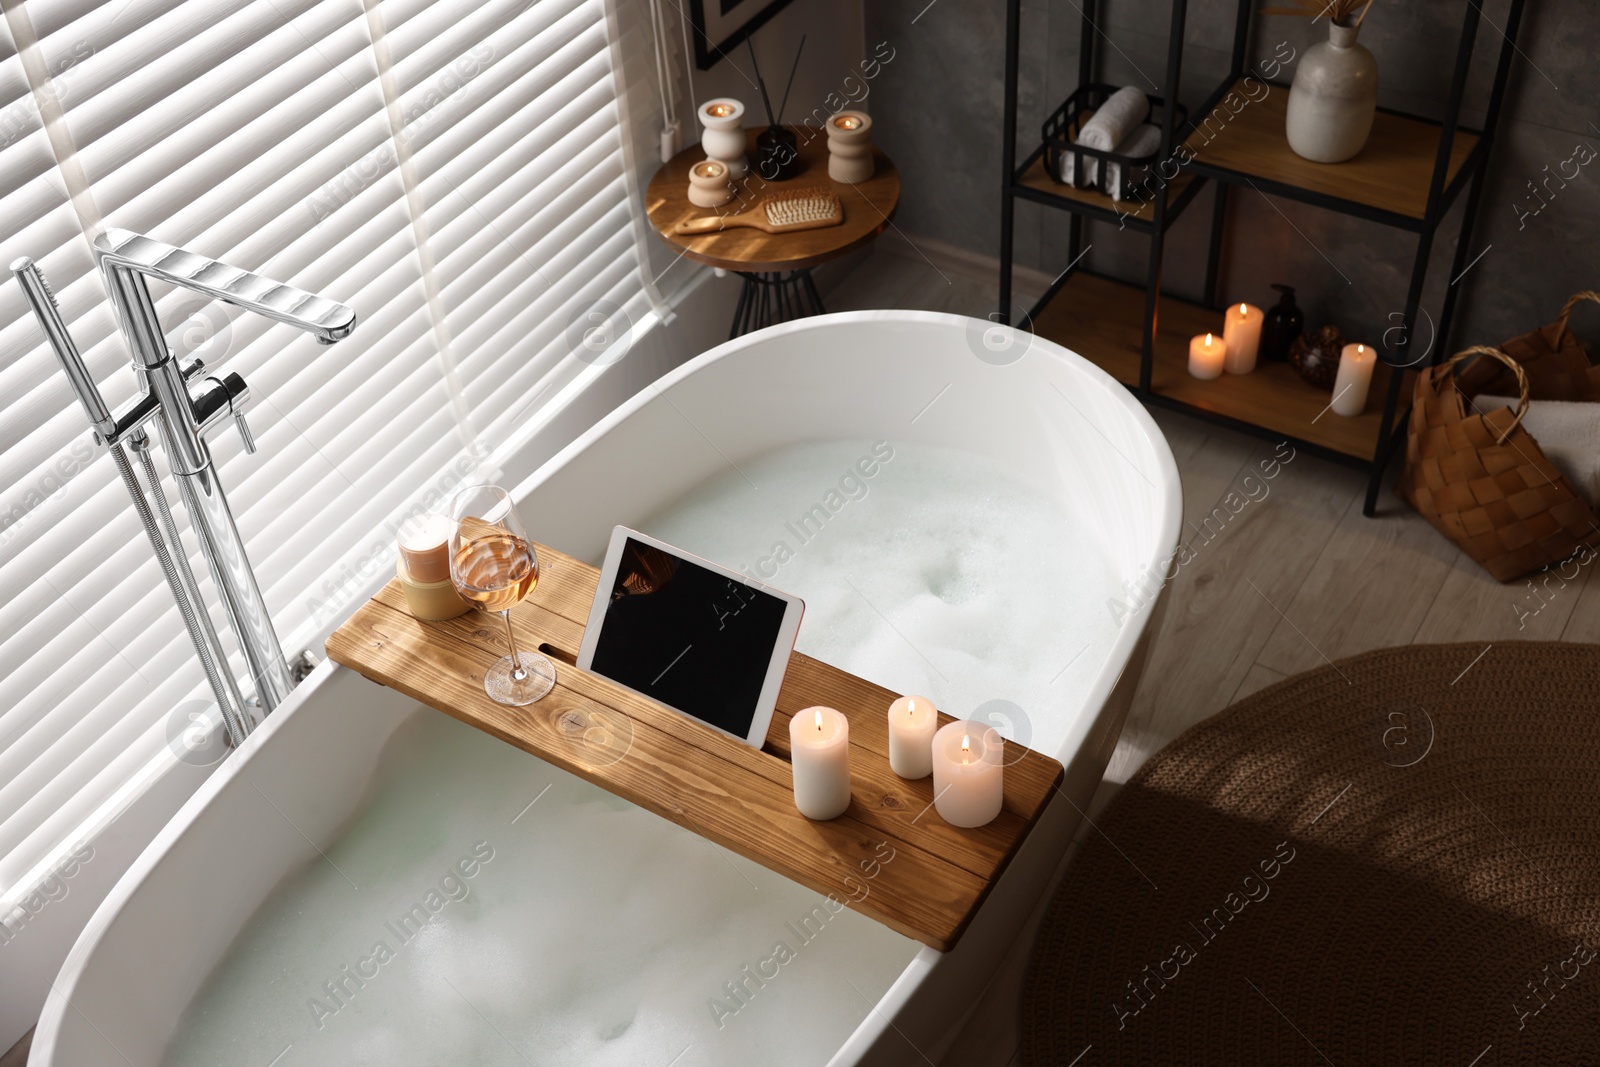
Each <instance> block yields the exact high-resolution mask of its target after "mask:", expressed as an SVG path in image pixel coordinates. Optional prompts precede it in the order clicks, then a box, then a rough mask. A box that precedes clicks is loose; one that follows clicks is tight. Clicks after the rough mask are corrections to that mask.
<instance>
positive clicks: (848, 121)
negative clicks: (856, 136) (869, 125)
mask: <svg viewBox="0 0 1600 1067" xmlns="http://www.w3.org/2000/svg"><path fill="white" fill-rule="evenodd" d="M833 124H834V125H835V126H837V127H839V128H840V129H841V130H853V129H855V128H856V127H857V126H860V125H861V120H860V119H858V118H856V117H855V116H854V115H840V116H839V117H838V118H836V119H834V120H833Z"/></svg>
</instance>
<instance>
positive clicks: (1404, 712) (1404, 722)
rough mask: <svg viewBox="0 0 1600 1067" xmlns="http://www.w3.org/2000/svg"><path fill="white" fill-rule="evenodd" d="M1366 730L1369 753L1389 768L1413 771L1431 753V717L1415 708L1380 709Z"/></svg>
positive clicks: (1392, 706) (1393, 706) (1405, 705)
mask: <svg viewBox="0 0 1600 1067" xmlns="http://www.w3.org/2000/svg"><path fill="white" fill-rule="evenodd" d="M1370 728H1371V735H1372V744H1373V749H1374V750H1375V751H1376V752H1377V755H1378V758H1379V759H1381V760H1383V762H1385V763H1387V764H1388V765H1389V766H1391V767H1414V766H1416V765H1417V764H1419V763H1421V762H1422V761H1423V759H1424V758H1425V757H1426V756H1427V755H1428V753H1429V752H1431V751H1432V750H1433V739H1434V730H1433V717H1432V716H1430V715H1429V714H1428V712H1427V710H1426V709H1424V708H1422V707H1421V706H1419V705H1417V704H1410V703H1405V702H1395V703H1390V704H1385V705H1383V706H1382V707H1380V708H1379V709H1378V712H1377V714H1376V715H1374V716H1373V718H1372V721H1371V723H1370Z"/></svg>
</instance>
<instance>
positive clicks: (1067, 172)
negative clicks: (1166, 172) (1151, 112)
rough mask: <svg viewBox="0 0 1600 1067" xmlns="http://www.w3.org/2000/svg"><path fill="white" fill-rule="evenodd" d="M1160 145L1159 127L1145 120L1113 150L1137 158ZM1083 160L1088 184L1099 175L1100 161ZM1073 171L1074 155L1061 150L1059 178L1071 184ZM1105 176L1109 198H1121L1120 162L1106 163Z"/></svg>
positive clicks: (1074, 165)
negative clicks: (1108, 186)
mask: <svg viewBox="0 0 1600 1067" xmlns="http://www.w3.org/2000/svg"><path fill="white" fill-rule="evenodd" d="M1160 147H1161V127H1159V126H1153V125H1151V124H1150V123H1148V122H1147V123H1145V124H1144V125H1142V126H1140V127H1138V128H1137V129H1135V130H1134V131H1133V132H1132V133H1130V134H1129V135H1128V136H1127V138H1126V139H1125V140H1124V141H1123V142H1122V143H1121V144H1119V145H1117V147H1116V148H1115V149H1114V151H1115V152H1116V153H1117V155H1119V156H1131V157H1133V158H1134V159H1138V158H1139V157H1140V156H1148V155H1149V154H1150V153H1152V152H1154V151H1155V150H1156V149H1158V148H1160ZM1083 162H1084V168H1083V169H1084V173H1085V174H1087V175H1088V176H1089V177H1088V180H1089V182H1090V184H1093V183H1094V182H1095V180H1096V179H1097V178H1099V176H1100V161H1099V160H1098V159H1090V158H1089V157H1087V156H1085V157H1084V160H1083ZM1075 173H1077V159H1076V157H1074V156H1073V154H1072V152H1071V151H1070V150H1067V151H1063V152H1062V153H1061V180H1062V181H1063V182H1065V183H1067V184H1068V185H1071V184H1072V178H1073V175H1074V174H1075ZM1106 178H1107V184H1108V185H1110V186H1111V199H1113V200H1121V199H1122V164H1121V163H1109V164H1107V166H1106ZM1133 180H1134V181H1135V182H1137V181H1138V180H1139V176H1138V175H1134V176H1133Z"/></svg>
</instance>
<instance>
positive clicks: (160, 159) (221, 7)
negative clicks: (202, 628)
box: [0, 0, 646, 922]
mask: <svg viewBox="0 0 1600 1067" xmlns="http://www.w3.org/2000/svg"><path fill="white" fill-rule="evenodd" d="M624 170H625V164H624V152H623V138H622V135H621V132H620V130H619V109H618V106H617V87H616V79H615V72H614V71H613V68H612V58H611V51H610V46H609V44H608V40H607V31H606V21H605V13H604V10H603V7H602V3H601V0H538V2H529V0H488V2H484V3H475V4H471V5H463V4H460V3H456V2H453V0H432V2H430V0H364V2H363V0H107V2H95V0H22V2H20V3H16V4H7V5H6V24H5V35H4V39H3V40H0V220H3V222H4V227H3V230H0V232H3V233H5V234H6V235H7V237H6V244H5V248H4V253H5V255H6V262H10V260H11V259H13V258H15V257H17V256H20V255H28V256H32V257H33V258H34V259H35V260H37V261H38V262H39V263H40V265H41V266H42V268H43V269H44V270H45V271H46V273H47V274H48V275H49V277H50V279H51V280H52V282H53V283H54V284H55V287H56V290H57V293H58V296H59V297H60V299H61V304H62V308H63V312H64V314H65V316H66V318H67V320H68V322H69V325H70V327H71V329H72V331H73V333H74V335H75V336H76V338H77V341H78V344H79V346H80V347H81V348H82V350H83V353H84V356H85V358H86V360H87V361H88V363H89V366H90V367H91V369H92V371H93V372H94V374H95V376H96V378H97V380H98V381H99V382H100V384H101V387H102V390H103V391H104V392H105V393H106V395H107V399H108V400H109V401H110V402H111V403H112V405H113V406H114V407H116V406H120V405H121V404H123V403H126V402H127V401H128V400H129V399H130V398H131V397H132V396H133V395H134V394H135V392H136V385H135V381H134V377H133V374H132V372H131V371H130V370H129V369H128V366H127V363H128V360H127V355H126V350H125V348H124V347H123V344H122V341H121V338H120V335H119V334H118V333H117V332H116V330H115V328H114V319H113V316H112V314H111V311H110V308H109V305H108V304H107V303H106V300H105V295H104V291H103V289H102V288H101V285H100V281H99V277H98V275H97V274H96V272H95V271H94V270H93V269H92V261H91V258H90V253H89V247H90V246H89V240H90V238H92V236H93V235H94V233H95V232H97V231H98V229H99V228H101V227H102V226H120V227H125V228H127V229H131V230H135V231H138V232H142V233H148V234H150V235H152V236H154V237H157V238H159V239H161V240H164V241H168V242H171V243H173V244H176V245H180V246H183V247H187V248H191V249H193V250H195V251H197V252H201V253H203V254H205V255H210V256H214V257H216V258H218V259H223V260H227V261H229V262H232V263H236V264H238V265H240V266H243V267H247V268H249V269H253V270H258V271H260V272H261V273H263V274H266V275H268V276H271V277H275V278H278V279H281V280H284V281H289V282H292V283H293V284H295V285H297V286H300V287H302V288H305V289H309V290H311V291H313V292H319V293H323V294H326V295H328V296H331V297H334V298H336V299H339V300H343V301H345V302H346V303H349V304H351V305H352V306H354V307H355V308H356V310H357V312H358V314H359V316H360V321H359V325H358V327H357V329H356V331H355V333H354V334H353V335H352V336H351V337H350V338H349V339H348V340H346V341H344V342H342V343H340V344H338V345H336V346H334V347H332V348H323V347H320V346H318V345H317V344H316V343H315V342H314V341H313V340H312V339H311V338H309V337H307V336H305V335H303V334H299V333H297V332H296V331H294V330H293V329H291V328H289V327H285V326H281V325H274V324H272V323H269V322H268V321H267V320H265V319H262V318H259V317H256V316H252V315H249V314H244V313H239V312H237V311H236V310H235V309H233V308H229V307H225V306H222V305H215V304H212V305H206V304H205V303H204V302H203V301H201V300H200V299H199V298H197V297H195V296H194V295H193V294H190V293H187V292H184V291H181V290H173V291H168V290H167V289H166V288H165V287H163V286H159V285H155V284H152V292H153V294H154V296H155V297H156V302H157V307H158V309H159V310H160V312H161V314H162V321H163V322H164V323H165V324H166V325H167V326H168V327H169V342H170V343H171V344H172V346H173V348H174V349H177V350H183V351H187V352H191V353H192V354H194V355H197V356H199V357H200V358H203V359H204V360H205V361H206V363H207V364H208V366H211V367H220V368H224V369H226V370H228V371H234V372H237V373H239V374H242V375H243V376H244V377H245V378H246V379H247V380H248V381H249V384H250V388H251V394H252V407H251V410H250V420H251V426H252V429H253V430H254V431H255V436H256V439H257V441H258V443H259V445H260V451H259V452H258V453H257V454H256V455H253V456H252V455H246V454H244V453H243V450H242V448H241V447H240V444H239V441H238V438H237V437H236V436H235V435H234V434H233V433H232V432H231V430H221V431H219V432H216V433H214V434H213V436H212V437H211V442H212V449H213V453H214V455H215V457H216V460H217V464H218V467H219V469H220V471H221V477H222V481H223V483H224V485H225V486H226V488H227V491H228V495H229V500H230V502H231V503H232V505H233V510H234V512H235V515H236V517H237V520H238V523H239V526H240V528H241V531H242V532H243V534H244V536H245V539H246V542H247V545H248V547H249V551H250V554H251V559H252V562H253V563H254V564H255V567H256V571H257V574H258V577H259V579H260V582H261V585H262V589H263V592H264V593H265V595H266V598H267V602H268V605H269V607H270V608H271V610H272V613H273V617H274V619H275V621H276V623H277V626H278V629H279V632H280V634H281V635H282V636H283V637H284V640H285V647H286V648H287V649H288V650H289V651H291V652H292V651H293V650H295V649H296V648H299V647H301V646H302V645H303V644H304V643H305V642H306V640H307V639H309V637H310V636H311V635H313V634H315V633H317V632H318V631H319V630H325V629H326V628H328V627H329V626H331V625H332V624H333V623H334V622H335V621H337V619H338V618H339V617H342V616H343V615H344V614H346V613H347V612H348V611H349V610H350V608H352V607H353V606H354V597H355V596H356V595H358V593H359V592H360V591H361V589H362V588H363V587H364V586H365V584H366V580H367V579H368V578H370V577H371V576H372V575H374V574H376V573H377V572H378V571H379V570H382V569H385V568H388V567H392V562H391V560H392V557H391V556H389V555H388V554H387V553H386V549H387V547H388V546H387V541H388V540H389V539H388V537H387V535H386V534H385V533H384V525H385V523H386V522H387V521H388V520H390V519H392V518H393V517H394V516H396V515H397V514H399V513H400V512H401V511H403V510H404V509H406V508H407V507H408V506H410V505H411V504H412V502H414V501H417V500H419V499H422V498H424V497H425V496H427V495H428V494H429V492H430V490H432V491H437V492H439V493H442V492H443V491H445V490H447V489H448V488H449V487H450V486H451V485H452V484H454V482H455V481H456V480H458V479H459V478H460V477H461V471H463V470H468V469H470V468H471V467H472V466H473V465H474V464H477V465H478V467H479V469H480V470H484V471H492V466H493V462H494V456H495V450H496V449H497V448H499V447H501V446H502V445H504V444H505V443H506V442H507V441H508V440H509V439H511V438H512V437H514V436H515V435H516V434H518V433H519V432H521V431H522V430H523V429H524V428H525V427H526V426H527V425H529V424H530V423H532V422H535V421H537V420H538V419H539V418H541V417H543V416H544V415H546V414H547V413H548V410H547V408H548V405H549V404H551V402H552V401H553V400H555V399H556V398H557V397H558V396H559V395H561V394H562V391H563V390H564V389H571V388H573V387H574V386H581V384H582V382H583V381H584V378H583V377H582V376H583V374H584V372H585V370H586V368H587V367H588V366H589V363H587V362H586V361H585V359H583V358H580V355H582V354H584V353H585V351H586V350H584V349H582V348H581V347H580V348H579V349H578V351H577V352H575V351H574V348H573V345H572V344H571V343H570V341H569V337H570V336H571V335H572V334H573V331H572V329H571V324H572V323H573V322H574V321H580V322H581V321H582V320H583V313H584V311H585V310H586V309H588V308H589V307H590V306H591V305H592V304H594V303H595V302H596V301H602V302H603V303H602V304H600V305H599V306H601V307H602V308H605V309H609V308H613V307H614V308H621V309H623V310H624V312H625V314H626V316H628V317H629V318H631V319H632V320H633V321H638V320H639V319H640V318H641V316H642V312H643V310H644V308H645V306H646V305H645V298H644V292H645V286H644V279H643V278H642V276H641V273H640V268H639V262H638V254H637V245H636V235H635V233H634V232H633V230H632V228H631V227H632V223H631V217H630V216H631V212H632V211H633V210H634V208H633V207H632V206H631V205H630V203H629V192H628V183H627V181H626V179H625V173H624ZM617 321H623V322H625V321H627V320H626V319H624V318H622V317H620V316H619V317H618V320H617ZM590 358H591V359H592V356H591V357H590ZM0 411H3V415H0V494H3V496H0V515H3V519H0V521H3V522H4V530H3V533H0V905H3V903H4V902H5V901H6V899H7V897H8V896H10V897H12V898H14V897H15V894H16V892H17V891H18V889H19V888H25V886H24V883H25V881H26V876H27V875H28V874H29V873H30V872H31V871H36V870H38V869H39V868H40V866H41V865H42V864H45V863H46V861H47V860H48V858H49V857H50V856H51V854H52V851H53V850H57V849H59V848H60V847H62V846H63V845H65V844H68V843H70V842H71V841H73V840H75V839H77V838H78V837H79V836H81V835H82V834H83V833H84V832H85V831H84V828H85V827H86V826H88V825H91V824H93V823H94V821H95V820H97V819H103V818H105V817H106V816H107V814H108V805H111V804H112V803H114V800H113V798H115V797H116V796H118V795H119V793H118V791H119V790H125V789H126V787H127V785H128V783H129V782H130V781H134V780H136V779H137V776H138V775H140V774H148V773H155V772H158V771H159V768H160V766H161V763H162V761H163V760H165V759H170V758H172V757H171V755H170V753H169V752H168V740H169V736H170V735H171V734H172V732H173V730H172V722H171V718H172V715H173V712H174V709H175V708H177V707H178V706H179V705H181V704H183V703H184V702H185V701H186V700H189V699H193V698H196V697H200V696H201V695H202V694H203V693H205V692H206V691H205V687H204V686H203V684H202V676H201V674H200V671H199V667H198V665H197V664H196V663H195V662H194V654H193V651H192V648H191V646H190V645H189V643H188V640H187V637H186V636H185V633H184V630H183V627H182V625H181V623H180V621H179V619H178V616H177V612H176V609H175V608H174V606H173V604H172V602H171V599H170V596H169V594H168V591H167V588H166V586H165V584H164V583H163V582H162V580H161V576H160V572H159V570H158V568H157V567H156V565H155V562H154V559H153V558H152V556H151V553H150V549H149V546H148V544H147V543H146V542H145V540H144V537H143V534H142V532H141V531H140V529H139V527H138V524H137V522H136V521H135V519H134V516H133V514H132V512H131V509H130V506H129V503H128V500H127V497H126V494H125V492H124V489H123V487H122V484H121V482H120V481H119V480H118V479H117V477H116V474H115V470H114V468H113V467H112V465H111V462H110V460H109V459H107V458H105V457H104V456H103V455H101V454H99V450H93V449H91V447H90V445H89V444H88V441H89V434H88V429H87V424H86V422H85V420H84V416H83V414H82V412H81V411H80V410H79V409H78V407H77V405H76V402H75V401H74V399H73V397H72V394H71V392H70V390H69V389H68V387H67V384H66V381H65V378H64V376H63V375H62V374H61V373H60V371H59V369H58V368H57V365H56V363H55V360H54V358H53V356H52V354H51V353H50V351H49V349H48V347H47V346H46V345H45V344H44V343H43V341H42V338H41V336H40V334H39V332H38V330H37V327H36V326H35V324H34V321H33V318H32V316H31V314H30V313H29V312H28V310H27V308H26V305H25V304H24V302H23V300H22V298H21V295H20V292H19V290H18V289H17V287H16V285H15V284H14V283H13V282H12V281H11V280H10V279H9V277H7V278H5V279H4V280H3V282H0ZM167 490H168V495H169V497H171V498H172V499H173V500H174V503H176V494H175V493H174V492H173V491H172V488H171V486H170V483H169V485H168V487H167ZM375 552H376V556H375V555H374V553H375ZM190 558H191V561H192V563H193V566H194V569H195V572H196V574H197V575H198V576H200V578H201V581H202V585H203V586H204V587H205V589H206V592H207V593H208V594H209V593H210V583H209V576H208V575H207V574H206V569H205V565H204V562H203V560H202V559H201V557H200V556H199V554H198V552H197V551H195V550H194V548H193V546H192V545H191V546H190ZM216 614H217V617H218V626H219V629H222V630H225V629H226V628H225V626H224V625H223V622H222V619H221V617H220V613H216ZM297 639H298V640H299V642H300V643H299V644H297V643H296V640H297ZM225 641H228V642H229V643H230V646H231V636H230V637H225ZM180 725H181V724H180ZM152 768H154V769H155V770H154V771H152ZM6 910H7V909H6V908H5V907H4V906H0V922H4V921H5V920H6Z"/></svg>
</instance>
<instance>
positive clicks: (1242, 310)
mask: <svg viewBox="0 0 1600 1067" xmlns="http://www.w3.org/2000/svg"><path fill="white" fill-rule="evenodd" d="M1239 317H1240V318H1241V319H1247V318H1249V317H1250V312H1249V310H1248V305H1246V304H1240V305H1239Z"/></svg>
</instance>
